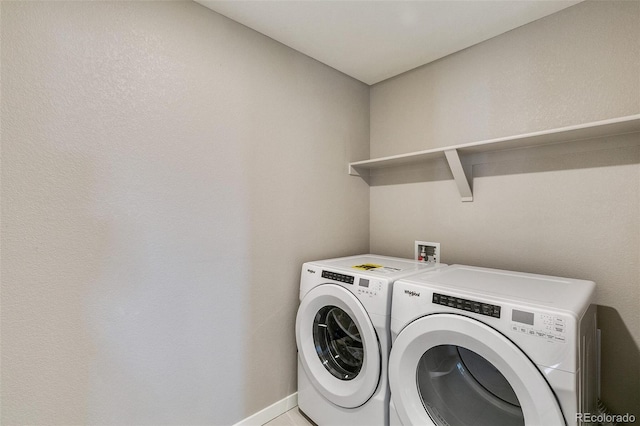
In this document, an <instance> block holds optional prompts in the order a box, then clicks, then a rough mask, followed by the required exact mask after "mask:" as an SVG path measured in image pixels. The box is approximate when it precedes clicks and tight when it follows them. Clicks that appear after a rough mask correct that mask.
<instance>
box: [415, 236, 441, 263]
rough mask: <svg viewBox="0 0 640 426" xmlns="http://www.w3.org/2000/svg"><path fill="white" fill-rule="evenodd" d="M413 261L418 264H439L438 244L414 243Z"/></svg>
mask: <svg viewBox="0 0 640 426" xmlns="http://www.w3.org/2000/svg"><path fill="white" fill-rule="evenodd" d="M415 259H416V260H418V261H420V262H432V263H440V243H430V242H428V241H416V249H415Z"/></svg>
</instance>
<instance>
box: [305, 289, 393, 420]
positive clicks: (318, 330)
mask: <svg viewBox="0 0 640 426" xmlns="http://www.w3.org/2000/svg"><path fill="white" fill-rule="evenodd" d="M296 343H297V346H298V357H299V360H300V363H301V364H302V367H303V368H304V371H305V373H306V374H307V376H308V377H309V380H310V381H311V382H312V384H313V386H314V387H315V388H316V389H317V390H318V392H320V393H321V394H322V395H323V396H324V397H325V398H327V399H328V400H329V401H331V402H332V403H334V404H336V405H339V406H340V407H344V408H355V407H359V406H361V405H362V404H364V403H365V402H367V401H368V400H369V398H371V396H372V395H373V393H374V392H375V390H376V388H377V387H378V382H379V380H380V374H381V359H380V344H379V342H378V336H377V334H376V331H375V328H374V327H373V324H372V323H371V320H370V319H369V316H368V314H367V312H366V310H365V309H364V307H363V306H362V304H361V303H360V301H359V300H358V299H357V298H356V297H355V296H354V295H353V294H352V293H351V292H349V291H348V290H346V289H344V288H342V287H340V286H337V285H334V284H323V285H320V286H318V287H315V288H314V289H312V290H311V291H309V292H308V293H307V294H306V296H305V297H304V298H303V299H302V302H301V303H300V308H299V309H298V315H297V317H296Z"/></svg>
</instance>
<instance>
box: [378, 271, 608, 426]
mask: <svg viewBox="0 0 640 426" xmlns="http://www.w3.org/2000/svg"><path fill="white" fill-rule="evenodd" d="M594 289H595V284H594V283H593V282H591V281H582V280H574V279H566V278H558V277H549V276H543V275H534V274H525V273H518V272H509V271H501V270H495V269H487V268H477V267H470V266H461V265H452V266H449V267H447V268H445V269H441V270H438V271H435V272H433V273H427V274H420V275H417V276H414V277H410V278H407V279H403V280H399V281H397V282H396V283H395V284H394V289H393V303H392V310H391V311H392V312H391V317H392V318H391V335H392V339H393V346H392V349H391V355H390V358H389V383H390V388H391V402H390V407H391V408H390V424H392V425H400V424H401V425H405V426H406V425H447V426H465V425H470V426H522V425H526V426H560V425H569V426H574V425H581V424H583V423H582V422H581V421H579V416H578V415H577V414H578V413H597V409H596V398H597V395H596V392H597V381H596V380H597V379H596V348H597V345H596V307H595V305H593V304H592V302H593V295H594Z"/></svg>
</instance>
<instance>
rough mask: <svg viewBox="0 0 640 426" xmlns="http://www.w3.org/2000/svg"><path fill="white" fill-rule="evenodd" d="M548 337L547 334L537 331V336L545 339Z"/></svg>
mask: <svg viewBox="0 0 640 426" xmlns="http://www.w3.org/2000/svg"><path fill="white" fill-rule="evenodd" d="M546 335H547V333H544V332H542V331H536V336H538V337H545V336H546Z"/></svg>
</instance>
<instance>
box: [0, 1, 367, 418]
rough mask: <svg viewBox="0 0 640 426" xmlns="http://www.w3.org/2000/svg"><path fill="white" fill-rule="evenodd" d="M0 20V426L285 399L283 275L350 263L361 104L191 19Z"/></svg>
mask: <svg viewBox="0 0 640 426" xmlns="http://www.w3.org/2000/svg"><path fill="white" fill-rule="evenodd" d="M1 13H2V15H1V18H2V22H1V24H2V63H1V77H2V104H1V106H2V194H1V195H2V380H1V381H2V418H1V420H2V421H1V423H2V424H5V425H18V424H30V425H45V424H46V425H55V424H57V425H68V424H98V423H102V424H153V425H157V424H232V423H235V422H237V421H239V420H240V419H243V418H245V417H247V416H248V415H250V414H252V413H254V412H256V411H258V410H260V409H262V408H264V407H265V406H267V405H269V404H271V403H273V402H275V401H277V400H279V399H281V398H283V397H285V396H287V395H289V394H291V393H293V392H295V391H296V383H295V371H296V369H295V365H296V364H295V360H296V358H295V357H296V352H295V343H294V332H293V330H294V318H295V310H296V307H297V296H298V285H299V281H298V278H299V273H300V269H299V268H300V265H301V263H302V262H303V261H307V260H311V259H318V258H323V257H329V256H339V255H348V254H356V253H359V252H365V251H367V249H368V244H369V235H368V223H369V209H368V206H369V189H368V187H367V185H366V184H365V183H363V182H361V181H360V180H359V179H354V178H351V177H349V176H348V175H347V174H346V164H347V162H348V161H349V160H353V159H360V158H366V157H367V156H368V139H369V137H368V136H369V134H368V132H369V121H368V120H369V115H368V113H369V111H368V99H369V92H368V87H367V86H365V85H364V84H362V83H359V82H357V81H355V80H353V79H351V78H348V77H346V76H344V75H342V74H340V73H338V72H336V71H334V70H332V69H330V68H328V67H326V66H324V65H322V64H320V63H318V62H316V61H314V60H312V59H310V58H308V57H306V56H304V55H301V54H299V53H297V52H294V51H293V50H291V49H289V48H286V47H284V46H282V45H280V44H278V43H276V42H274V41H273V40H271V39H268V38H266V37H264V36H261V35H259V34H257V33H255V32H253V31H251V30H249V29H247V28H245V27H243V26H241V25H238V24H236V23H233V22H231V21H229V20H227V19H226V18H223V17H221V16H220V15H217V14H215V13H213V12H211V11H210V10H208V9H205V8H203V7H202V6H199V5H197V4H195V3H192V2H2V9H1Z"/></svg>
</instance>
